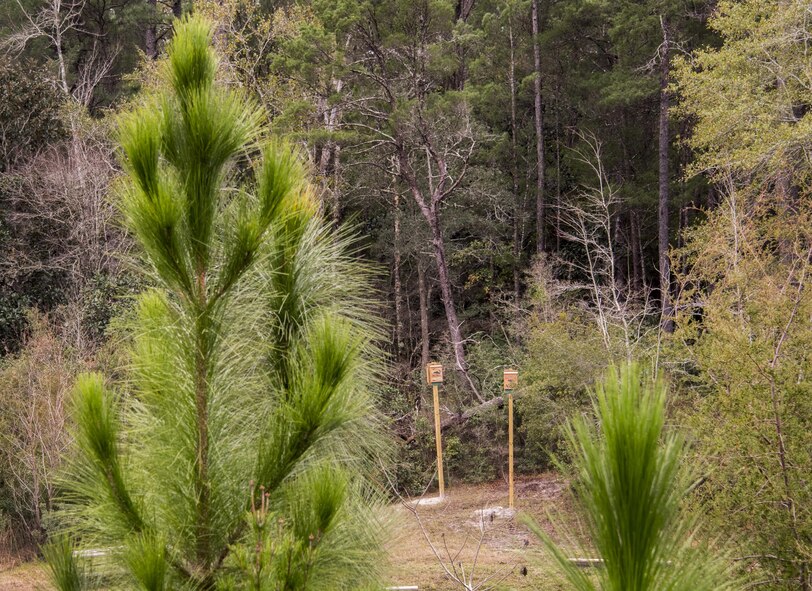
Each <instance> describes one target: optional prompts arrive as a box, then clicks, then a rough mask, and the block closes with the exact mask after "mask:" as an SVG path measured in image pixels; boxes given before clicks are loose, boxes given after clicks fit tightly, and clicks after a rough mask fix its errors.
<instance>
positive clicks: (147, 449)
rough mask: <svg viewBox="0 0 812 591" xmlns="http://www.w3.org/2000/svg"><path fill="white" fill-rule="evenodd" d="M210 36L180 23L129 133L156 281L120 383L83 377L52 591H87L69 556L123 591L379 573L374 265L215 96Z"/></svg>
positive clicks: (243, 116)
mask: <svg viewBox="0 0 812 591" xmlns="http://www.w3.org/2000/svg"><path fill="white" fill-rule="evenodd" d="M211 41H212V28H211V26H210V24H209V23H208V22H206V21H205V20H203V19H201V18H198V17H194V16H193V17H191V18H187V19H184V20H182V21H179V23H178V24H177V26H176V28H175V36H174V38H173V40H172V42H171V44H170V47H169V51H168V60H167V62H166V64H165V70H164V79H165V90H164V91H163V92H161V93H159V94H158V95H157V96H151V97H149V98H146V99H144V100H143V103H142V104H141V106H140V107H138V108H137V109H135V110H134V111H132V112H131V113H129V114H127V115H125V116H124V117H123V119H122V122H121V126H120V142H121V146H122V163H123V166H124V169H125V171H126V180H125V181H124V182H123V183H122V186H121V190H120V194H121V204H122V211H123V214H124V217H125V220H126V223H127V226H128V228H129V230H130V231H131V233H132V235H133V236H134V237H135V238H136V240H137V242H138V243H139V244H140V246H141V249H142V253H143V264H144V268H145V271H146V272H147V273H148V275H149V276H150V277H151V280H152V284H153V288H152V289H150V290H149V291H147V292H145V293H143V294H142V295H141V296H139V298H138V300H137V303H136V306H135V308H134V311H133V312H132V316H131V318H129V319H128V320H127V321H126V323H127V325H128V329H129V330H128V334H129V335H130V337H129V339H128V340H127V346H128V347H129V359H130V365H129V367H127V368H126V371H125V372H124V378H123V379H119V380H117V381H116V382H115V383H114V382H112V381H110V380H108V379H105V377H104V376H102V375H99V374H87V375H83V376H82V377H81V378H80V379H79V380H78V381H77V384H76V389H75V396H74V404H75V418H76V425H77V427H76V447H75V450H74V453H73V454H72V457H71V462H70V469H69V472H68V477H67V478H66V479H65V484H64V486H65V491H66V492H65V494H64V496H63V499H62V510H61V512H60V522H61V523H62V524H63V526H64V530H65V532H64V535H63V537H57V538H55V541H54V542H52V544H51V545H50V546H48V548H46V551H45V554H46V557H47V559H48V561H49V564H50V566H51V569H52V571H53V574H54V577H53V579H54V583H55V584H56V586H57V588H58V589H60V590H61V591H67V590H69V589H70V590H79V589H84V588H88V587H89V583H87V581H89V580H90V578H88V577H85V576H84V575H83V574H82V573H83V572H85V570H84V569H85V567H86V566H87V565H83V564H82V560H81V559H80V558H79V556H81V555H82V554H81V553H79V552H75V551H74V550H76V549H79V548H95V549H100V550H102V552H103V553H104V554H105V555H106V556H107V557H108V558H109V559H110V561H111V563H112V566H111V567H109V568H108V569H107V571H108V572H105V573H104V575H105V576H106V577H107V578H108V579H109V580H110V581H112V583H111V584H112V585H114V586H115V587H116V588H125V589H144V590H149V591H158V590H164V589H203V590H205V589H234V590H238V589H252V590H256V591H260V590H266V589H267V590H271V589H273V590H291V591H294V590H304V589H314V590H315V589H357V588H361V587H364V586H368V585H369V584H371V583H374V582H375V581H376V580H377V577H378V571H379V568H380V532H381V524H380V523H379V522H378V521H377V516H376V515H377V514H376V505H377V502H378V499H379V494H378V491H377V490H376V489H375V487H374V486H373V485H372V484H371V482H372V480H371V478H370V475H371V471H372V469H373V468H374V465H375V461H376V458H379V457H380V454H381V453H382V451H384V450H383V445H382V441H383V440H384V439H383V437H382V436H381V433H382V430H381V429H380V425H378V424H377V422H376V420H375V413H374V411H373V405H372V401H371V398H370V390H371V387H372V386H374V384H375V379H376V377H375V372H376V369H377V368H378V367H379V361H380V353H379V351H378V349H377V347H376V344H375V343H376V342H377V340H378V337H379V333H378V330H377V328H376V326H375V324H374V321H373V320H372V319H373V318H374V317H375V315H374V314H373V313H372V308H371V304H370V301H369V299H368V297H369V294H370V293H371V272H370V270H369V269H368V268H366V267H364V266H363V265H362V264H359V263H358V262H357V260H356V259H354V258H353V256H352V254H353V253H352V243H353V237H352V236H351V235H349V234H347V233H346V232H345V233H341V232H339V233H336V232H333V231H330V230H329V229H328V228H327V226H326V225H325V224H324V223H323V222H322V220H321V219H320V217H319V216H318V214H317V208H316V206H315V202H314V200H313V198H312V196H311V193H310V189H309V187H308V183H307V180H306V176H305V170H304V168H303V166H302V164H301V162H300V160H299V159H298V158H297V157H296V155H295V154H294V152H293V151H292V150H291V149H290V147H289V146H287V145H285V144H284V143H282V142H279V141H274V140H270V139H268V138H266V136H265V129H264V127H263V125H262V119H261V116H260V113H261V112H260V110H259V109H258V108H257V107H256V105H254V104H252V103H251V101H249V100H248V99H247V98H246V96H244V95H243V94H242V93H240V92H238V91H235V90H233V89H228V88H224V87H221V86H220V85H218V84H217V83H216V81H215V73H216V70H217V58H216V54H215V52H214V51H213V49H212V48H211ZM246 179H249V180H246Z"/></svg>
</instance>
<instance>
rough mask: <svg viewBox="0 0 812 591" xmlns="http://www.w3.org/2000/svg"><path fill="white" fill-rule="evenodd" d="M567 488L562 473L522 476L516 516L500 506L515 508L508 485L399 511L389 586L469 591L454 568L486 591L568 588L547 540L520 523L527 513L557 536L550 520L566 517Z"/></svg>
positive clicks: (453, 491) (456, 491)
mask: <svg viewBox="0 0 812 591" xmlns="http://www.w3.org/2000/svg"><path fill="white" fill-rule="evenodd" d="M565 487H566V483H565V482H564V481H563V480H562V479H561V478H560V477H559V476H558V475H555V474H544V475H540V476H537V477H533V478H523V479H520V480H519V481H518V482H517V483H516V495H515V504H516V509H517V510H518V512H519V513H518V514H516V515H513V516H510V515H509V512H507V511H504V510H500V509H499V508H502V509H505V508H506V507H507V505H508V491H507V485H506V484H505V483H504V482H492V483H489V484H484V485H462V486H452V487H449V488H447V489H446V499H445V500H444V501H443V502H441V503H438V504H433V505H423V504H420V505H417V506H416V507H412V508H407V507H404V506H395V507H393V513H394V518H395V521H394V523H393V524H392V530H393V532H395V533H394V534H393V537H392V539H391V541H390V543H389V548H388V549H389V555H390V557H391V558H390V560H391V563H390V572H391V575H390V577H389V581H388V583H389V584H390V585H397V586H407V585H417V586H418V587H419V588H420V590H421V591H422V590H424V589H425V590H434V591H452V590H454V589H460V590H462V589H464V587H462V586H461V585H460V584H459V583H457V582H455V581H453V579H452V578H451V577H449V576H448V575H447V574H446V572H445V569H448V570H449V571H451V574H452V575H454V576H457V577H459V578H465V579H466V580H470V578H471V576H472V572H473V587H474V588H479V589H480V591H485V590H486V589H496V590H508V589H517V590H519V589H522V590H523V589H534V590H536V591H553V590H556V589H563V587H561V586H560V585H559V584H558V583H557V577H556V576H555V573H554V572H553V570H552V568H551V566H550V564H549V562H548V561H547V560H546V559H545V556H544V554H543V552H542V549H541V547H540V544H539V542H538V541H537V539H536V538H535V537H534V536H533V534H532V533H531V532H530V531H529V530H528V529H527V528H526V527H525V526H524V525H523V524H522V523H521V521H520V520H521V514H522V513H524V514H527V515H529V516H532V517H533V518H534V519H536V521H537V522H538V523H539V524H540V525H541V526H542V527H543V528H544V529H545V530H547V531H549V532H551V533H553V534H554V532H553V531H552V528H551V525H550V523H549V520H548V519H547V515H548V513H549V512H553V513H554V514H555V513H564V514H565V513H566V507H565V501H564V499H565V496H566V495H565ZM426 538H428V540H430V541H431V545H433V546H434V549H435V550H432V548H431V546H430V545H429V541H427V539H426ZM480 540H481V543H480ZM435 551H436V554H435ZM452 558H453V563H454V565H455V567H456V569H454V568H452V566H451V563H452ZM441 562H442V564H441ZM443 565H445V569H444V567H443ZM463 573H464V574H463ZM483 583H484V584H483ZM477 585H482V586H481V587H477Z"/></svg>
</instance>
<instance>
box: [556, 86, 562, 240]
mask: <svg viewBox="0 0 812 591" xmlns="http://www.w3.org/2000/svg"><path fill="white" fill-rule="evenodd" d="M555 97H556V104H555V252H556V254H558V253H559V252H560V250H561V82H560V80H559V81H558V82H556V89H555Z"/></svg>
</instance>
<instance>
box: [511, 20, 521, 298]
mask: <svg viewBox="0 0 812 591" xmlns="http://www.w3.org/2000/svg"><path fill="white" fill-rule="evenodd" d="M508 39H509V40H510V80H509V82H510V160H511V171H510V174H511V177H512V178H513V294H514V297H515V299H516V301H517V302H518V301H519V279H520V268H521V255H522V245H521V242H520V241H519V239H520V237H519V234H520V232H519V224H520V223H521V217H522V210H521V208H522V203H521V198H520V196H519V169H518V156H517V154H516V54H515V43H514V40H513V19H512V18H510V19H509V21H508Z"/></svg>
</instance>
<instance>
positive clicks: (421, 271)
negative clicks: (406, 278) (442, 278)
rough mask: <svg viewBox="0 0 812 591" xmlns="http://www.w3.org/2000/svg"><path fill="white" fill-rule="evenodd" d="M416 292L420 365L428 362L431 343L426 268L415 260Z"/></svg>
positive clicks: (421, 262) (423, 365) (422, 365)
mask: <svg viewBox="0 0 812 591" xmlns="http://www.w3.org/2000/svg"><path fill="white" fill-rule="evenodd" d="M417 292H418V296H419V297H420V360H421V367H426V365H428V363H429V360H430V358H429V355H430V351H431V343H430V341H429V339H430V338H431V337H430V335H429V294H428V291H427V287H426V270H425V268H424V267H423V261H420V260H418V262H417Z"/></svg>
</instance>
